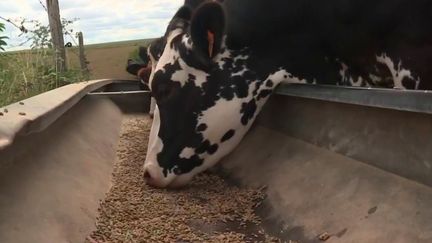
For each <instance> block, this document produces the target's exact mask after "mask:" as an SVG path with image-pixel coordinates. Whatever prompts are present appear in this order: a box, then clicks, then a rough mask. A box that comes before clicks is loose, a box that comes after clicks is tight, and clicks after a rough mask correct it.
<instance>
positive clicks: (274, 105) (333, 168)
mask: <svg viewBox="0 0 432 243" xmlns="http://www.w3.org/2000/svg"><path fill="white" fill-rule="evenodd" d="M431 101H432V94H430V93H428V92H424V91H399V90H380V89H364V88H346V87H334V86H319V85H305V84H295V85H294V84H283V85H281V86H280V87H278V89H277V90H276V92H275V93H274V94H273V96H272V97H271V98H270V100H269V101H268V102H267V104H266V105H265V107H264V108H263V110H262V112H261V113H260V115H259V117H258V118H257V120H256V122H255V124H254V126H253V127H252V129H251V130H250V131H249V133H248V134H247V135H246V137H245V138H244V139H243V140H242V142H241V143H240V145H239V146H238V147H237V148H236V149H235V150H234V151H233V152H232V153H231V154H230V155H228V156H227V157H225V158H224V159H223V160H222V161H221V163H220V166H218V167H217V169H214V170H212V171H210V172H208V173H204V174H203V175H200V176H198V177H197V178H196V179H195V180H194V181H193V182H192V183H191V185H189V186H188V187H186V188H184V189H180V190H166V189H163V190H162V189H154V188H151V187H148V186H145V185H144V183H143V178H142V176H141V175H142V174H141V172H140V171H139V170H140V167H141V166H142V163H143V162H144V158H145V151H146V139H147V137H146V136H148V132H149V129H150V123H151V118H150V117H149V116H148V115H147V113H148V111H149V106H150V95H149V92H148V91H146V90H140V89H139V86H138V83H137V82H135V81H127V80H125V81H122V80H94V81H88V82H83V83H78V84H71V85H68V86H64V87H61V88H59V89H56V90H52V91H50V92H47V93H43V94H41V95H39V96H35V97H33V98H30V99H27V100H24V101H22V102H18V103H16V104H12V105H9V106H7V107H3V108H1V110H0V111H1V112H2V115H1V116H0V242H85V241H86V242H91V243H94V242H138V241H139V240H140V242H160V241H166V242H203V241H210V242H290V241H291V242H302V243H303V242H323V241H326V242H343V243H347V242H377V243H378V242H380V243H381V242H431V241H432V207H431V206H430V205H432V189H431V186H432V140H431V139H430V134H432V102H431Z"/></svg>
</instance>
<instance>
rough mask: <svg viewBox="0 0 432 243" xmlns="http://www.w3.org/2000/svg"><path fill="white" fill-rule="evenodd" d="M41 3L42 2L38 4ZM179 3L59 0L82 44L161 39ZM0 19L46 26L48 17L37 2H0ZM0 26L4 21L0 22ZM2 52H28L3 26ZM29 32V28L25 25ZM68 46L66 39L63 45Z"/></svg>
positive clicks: (165, 0)
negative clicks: (81, 36)
mask: <svg viewBox="0 0 432 243" xmlns="http://www.w3.org/2000/svg"><path fill="white" fill-rule="evenodd" d="M41 2H43V3H45V2H46V0H41ZM182 3H183V0H128V1H121V0H59V5H60V15H61V17H62V18H66V19H70V20H71V19H74V18H78V20H76V21H75V22H74V24H73V25H72V26H71V28H72V29H73V30H74V32H76V31H82V32H83V35H84V42H85V44H95V43H104V42H113V41H123V40H134V39H145V38H154V37H158V36H161V35H162V34H163V33H164V32H165V28H166V26H167V24H168V22H169V21H170V19H171V17H172V16H173V15H174V13H175V12H176V11H177V9H178V8H179V7H180V6H181V5H182ZM0 16H1V17H4V18H7V19H11V20H14V21H17V22H19V20H20V19H21V18H23V17H24V18H25V19H28V20H39V21H40V22H42V23H44V24H47V23H48V17H47V14H46V11H45V10H44V8H43V6H42V5H41V4H40V2H39V0H0ZM0 22H3V23H5V21H3V20H1V19H0ZM5 25H6V32H5V34H6V35H7V36H8V37H9V38H10V39H9V40H7V42H8V46H7V47H6V48H5V49H6V50H19V49H25V48H28V45H25V46H19V44H20V43H22V42H24V40H25V39H24V38H23V37H19V34H20V31H19V30H18V29H17V28H15V27H13V26H12V25H10V24H8V23H5ZM25 26H26V27H27V28H29V29H31V27H32V26H31V24H25ZM66 42H72V43H74V42H73V41H72V39H71V37H70V36H66V37H65V43H66Z"/></svg>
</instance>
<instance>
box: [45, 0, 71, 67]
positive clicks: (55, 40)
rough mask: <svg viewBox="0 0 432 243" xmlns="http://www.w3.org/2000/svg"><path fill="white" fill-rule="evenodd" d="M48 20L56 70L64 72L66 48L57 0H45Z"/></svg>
mask: <svg viewBox="0 0 432 243" xmlns="http://www.w3.org/2000/svg"><path fill="white" fill-rule="evenodd" d="M46 3H47V6H46V7H47V11H48V21H49V26H50V31H51V38H52V44H53V49H54V58H55V64H56V67H57V70H58V71H59V72H64V71H66V70H67V66H66V50H65V46H64V39H63V30H62V28H63V27H62V24H61V20H60V9H59V4H58V0H46Z"/></svg>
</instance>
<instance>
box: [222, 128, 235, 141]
mask: <svg viewBox="0 0 432 243" xmlns="http://www.w3.org/2000/svg"><path fill="white" fill-rule="evenodd" d="M234 134H235V131H234V130H233V129H230V130H228V132H226V133H225V134H224V135H223V137H222V138H221V142H225V141H227V140H229V139H231V138H232V137H233V136H234Z"/></svg>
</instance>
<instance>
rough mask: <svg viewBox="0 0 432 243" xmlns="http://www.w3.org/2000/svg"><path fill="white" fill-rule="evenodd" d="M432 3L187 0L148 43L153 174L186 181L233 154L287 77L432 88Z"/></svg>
mask: <svg viewBox="0 0 432 243" xmlns="http://www.w3.org/2000/svg"><path fill="white" fill-rule="evenodd" d="M431 23H432V1H429V0H363V1H354V0H328V1H308V0H279V1H277V0H268V1H262V0H226V1H224V2H223V3H222V4H221V3H218V2H212V1H204V3H203V4H201V5H199V6H198V7H197V8H196V9H195V10H191V8H189V7H187V6H184V7H182V8H180V9H179V11H178V12H177V13H176V15H175V16H174V17H173V19H172V21H171V22H170V24H169V26H168V28H167V31H166V34H165V36H164V37H162V38H160V39H158V41H157V42H155V43H154V44H152V45H151V46H150V48H149V55H150V57H151V60H152V64H153V66H152V73H151V76H150V79H149V86H150V88H151V92H152V94H153V96H154V98H155V99H156V103H157V106H156V110H155V117H154V121H153V125H152V129H151V134H150V139H149V144H148V152H147V158H146V161H145V164H144V176H145V178H146V181H147V183H149V184H151V185H154V186H157V187H177V186H182V185H184V184H186V183H187V182H188V181H190V180H191V179H192V177H193V176H194V175H196V174H197V173H200V172H202V171H204V170H206V169H207V168H209V167H211V166H213V165H214V164H215V163H217V162H218V161H219V160H220V159H221V158H222V157H223V156H225V155H227V154H228V153H229V152H230V151H232V150H233V149H234V148H235V147H236V146H237V144H238V143H239V142H240V141H241V139H242V138H243V136H244V135H245V133H246V132H247V131H248V129H249V128H250V126H251V124H252V122H253V121H254V119H255V117H256V116H257V114H258V113H259V111H260V109H261V107H262V106H263V105H264V103H265V102H266V100H267V99H268V97H269V95H270V94H271V93H272V91H273V89H274V88H275V87H276V86H277V85H278V84H279V83H280V82H283V81H289V82H304V83H319V84H333V85H354V86H371V87H389V88H401V89H432V80H431V79H432V71H431V70H432V69H430V68H429V67H430V65H431V64H432V59H431V58H432V31H431V28H430V25H431Z"/></svg>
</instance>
